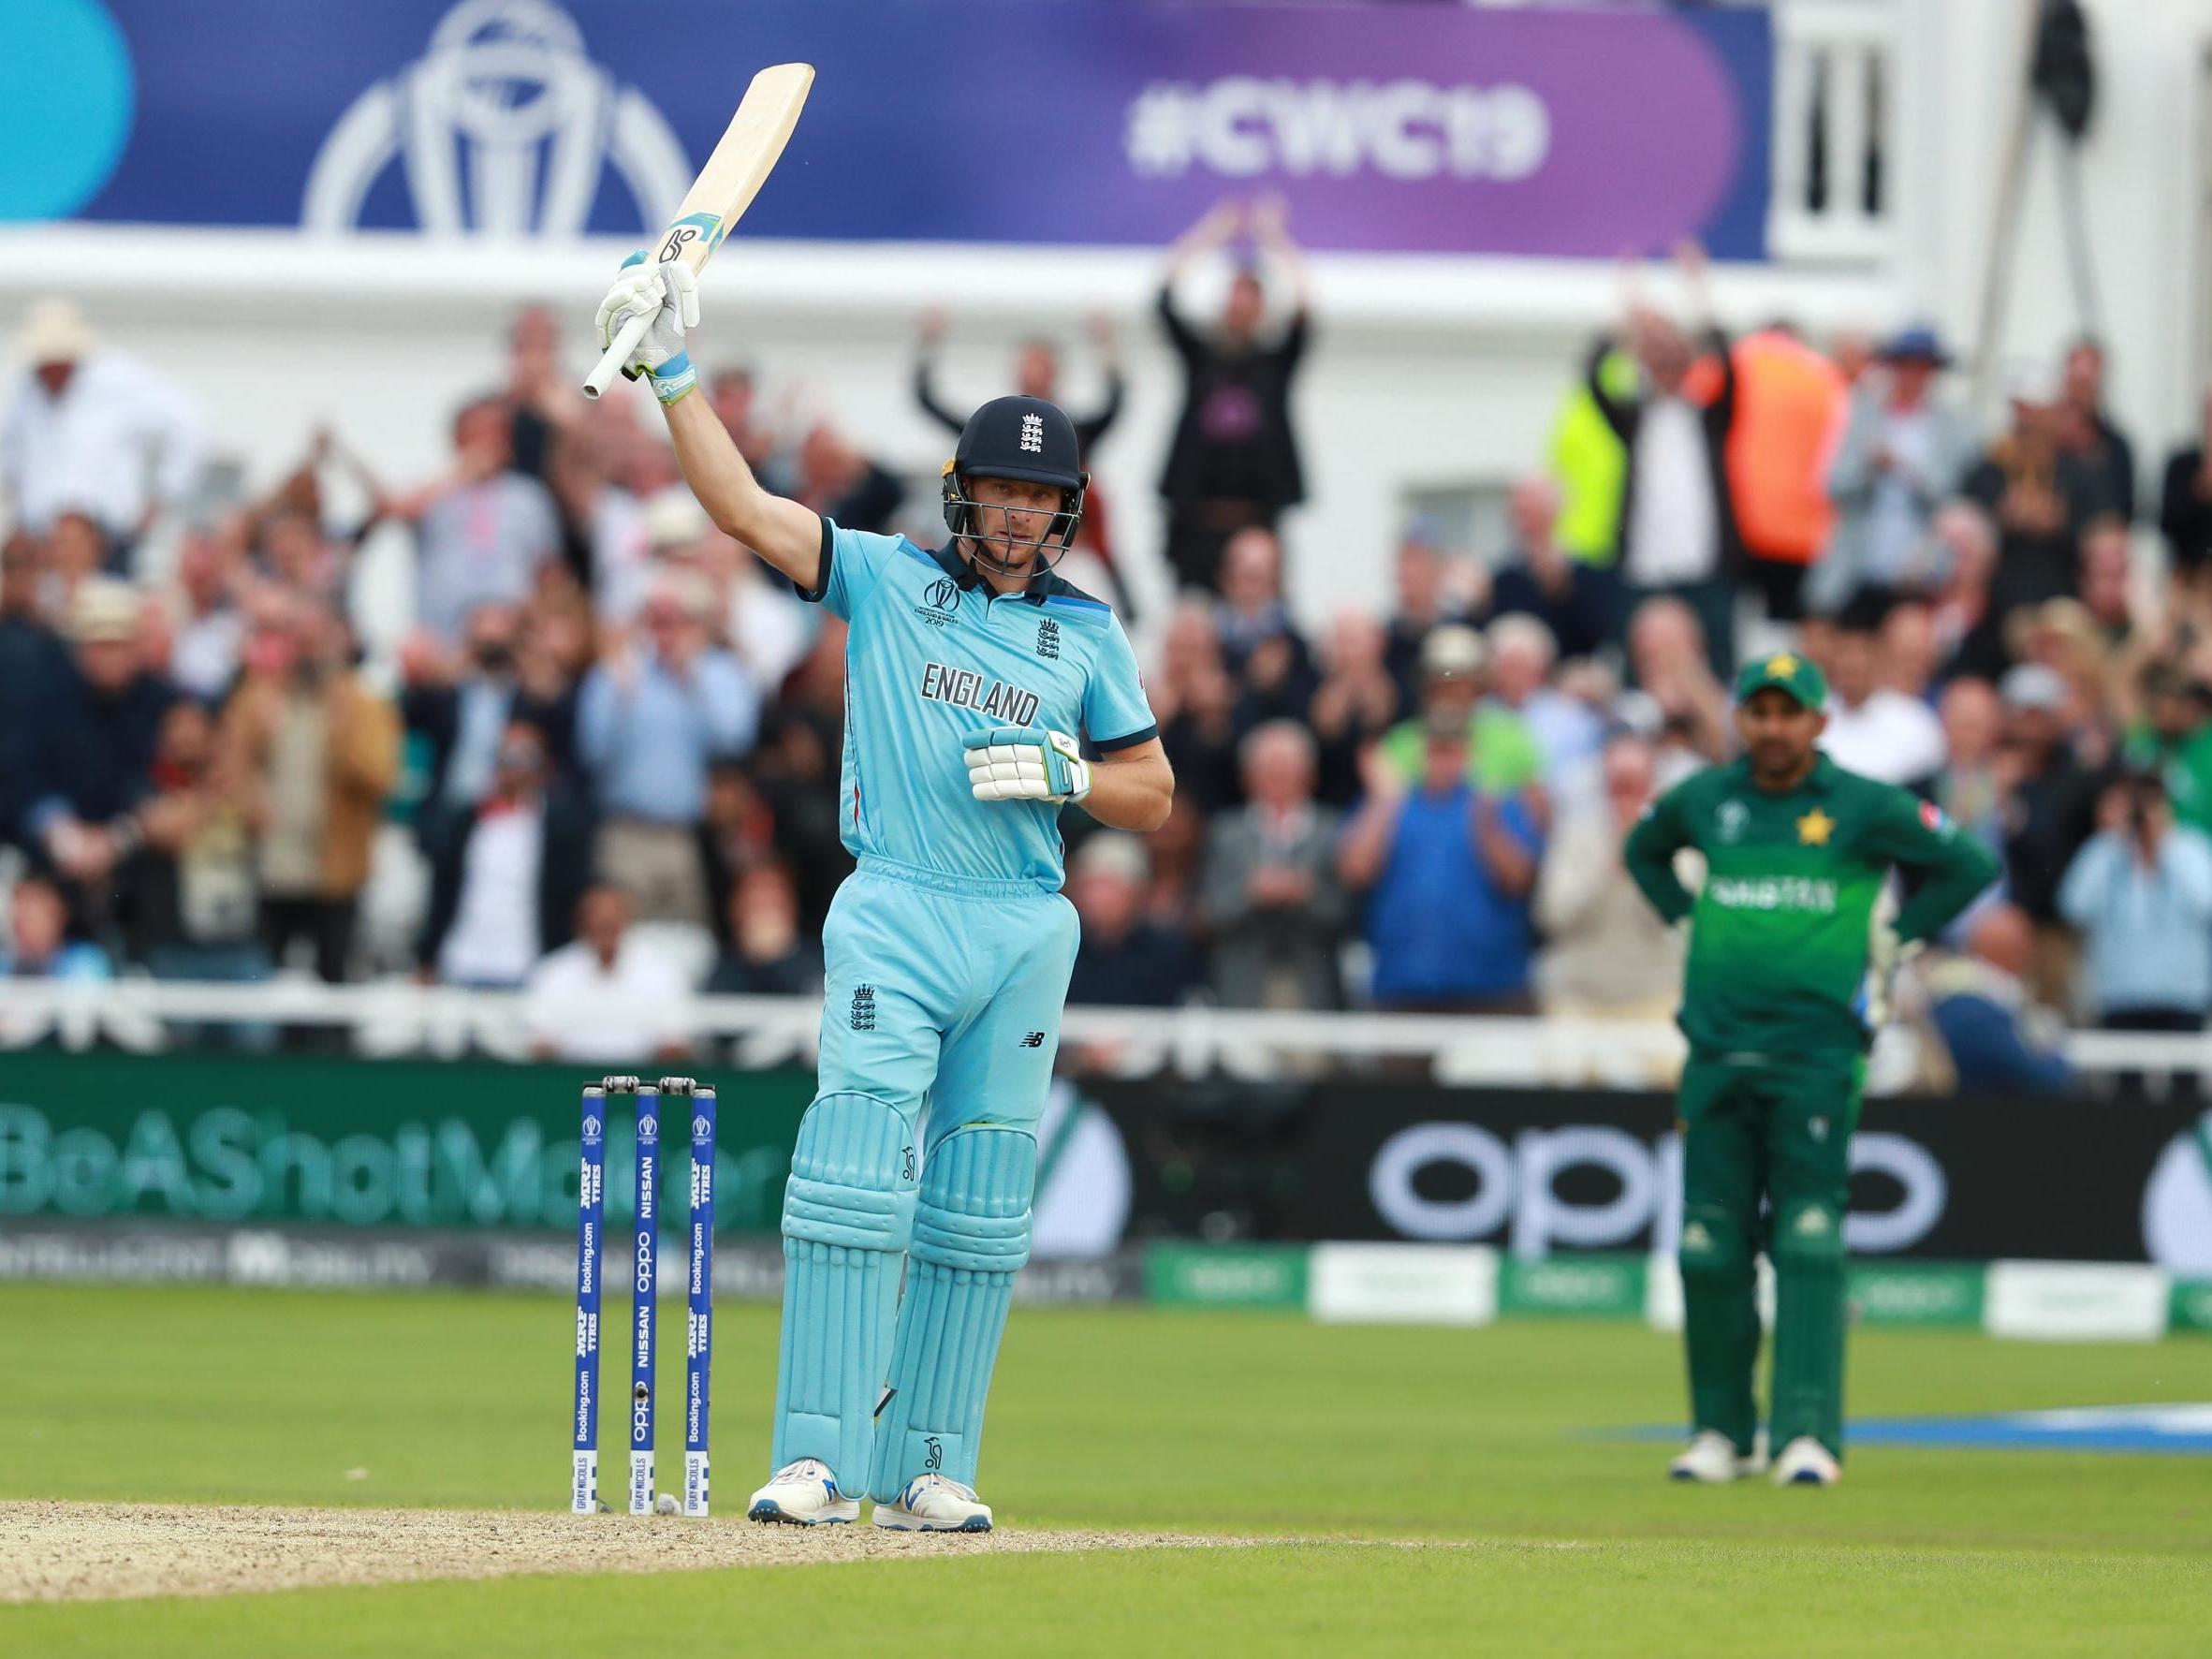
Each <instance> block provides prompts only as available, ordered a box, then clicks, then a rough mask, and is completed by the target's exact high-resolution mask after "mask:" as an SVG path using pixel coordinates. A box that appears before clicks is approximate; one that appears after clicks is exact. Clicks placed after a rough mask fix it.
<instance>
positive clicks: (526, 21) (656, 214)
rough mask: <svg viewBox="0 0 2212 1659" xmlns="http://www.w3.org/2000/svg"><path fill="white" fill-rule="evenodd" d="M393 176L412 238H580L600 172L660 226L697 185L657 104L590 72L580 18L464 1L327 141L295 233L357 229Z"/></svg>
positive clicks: (540, 6) (555, 10)
mask: <svg viewBox="0 0 2212 1659" xmlns="http://www.w3.org/2000/svg"><path fill="white" fill-rule="evenodd" d="M395 166H396V167H397V168H398V169H400V173H401V176H402V178H403V182H404V184H405V186H406V192H407V197H408V199H409V201H410V202H411V204H412V206H413V209H414V213H415V224H416V226H417V228H419V229H421V230H424V231H427V232H430V233H432V234H433V235H440V236H453V235H464V234H474V235H479V236H501V237H532V236H535V237H551V238H565V237H573V236H580V235H582V234H583V233H584V231H585V230H586V228H588V223H589V220H590V218H591V213H592V203H593V198H595V197H596V196H597V195H598V193H599V184H600V179H601V176H602V174H603V173H604V172H605V170H606V169H608V168H612V169H614V172H615V175H616V176H617V177H618V178H619V179H620V180H621V181H622V183H623V185H624V186H626V187H627V189H628V191H629V195H630V198H631V199H632V201H634V202H635V203H636V204H637V223H638V224H640V225H645V226H657V225H660V224H663V223H665V222H666V221H667V219H668V218H669V217H670V216H671V215H672V214H673V213H674V211H675V207H676V204H677V203H678V202H679V201H681V199H682V198H683V193H684V191H685V189H686V188H687V187H688V186H689V185H690V184H691V177H692V164H691V162H690V160H689V159H688V158H687V157H686V156H685V154H684V153H683V146H682V144H681V142H679V141H678V139H677V137H676V135H675V133H674V132H673V131H671V130H670V128H669V126H668V124H667V121H666V120H664V119H663V118H662V116H661V113H660V111H659V110H656V109H655V108H654V107H653V105H652V100H650V99H649V98H647V97H646V95H644V94H643V93H642V92H640V91H639V90H638V89H637V88H636V87H634V86H623V85H620V84H618V83H617V82H616V81H615V80H614V78H613V77H612V76H611V75H609V74H608V72H607V71H606V70H604V69H602V68H601V67H600V66H598V65H597V64H594V63H593V61H592V60H591V57H590V56H589V54H588V53H587V52H586V51H585V49H584V38H583V32H582V31H581V30H580V29H579V28H578V27H577V24H576V20H575V19H574V18H572V17H570V16H569V15H568V13H567V12H565V11H564V10H563V9H562V8H561V7H558V6H555V5H552V4H551V3H550V0H462V4H461V5H459V6H456V7H453V9H452V10H450V11H448V12H447V14H446V15H445V17H444V18H442V19H441V20H440V21H439V22H438V25H437V27H436V28H435V29H434V30H432V34H431V38H430V45H429V48H428V49H427V50H426V51H424V52H423V54H422V56H421V57H419V58H417V60H416V61H415V62H413V63H411V64H407V65H404V66H401V67H400V68H399V69H398V71H397V72H396V73H395V74H393V75H392V76H391V77H390V78H389V79H388V80H383V81H375V82H374V83H372V84H371V85H370V87H369V88H368V90H367V91H365V92H363V93H362V94H361V95H359V97H357V98H356V99H355V100H354V102H353V105H352V107H351V108H350V109H348V110H346V112H345V113H344V116H342V117H341V118H340V119H339V122H338V125H336V126H335V127H333V128H332V129H331V130H330V137H329V138H327V139H324V140H323V146H322V149H321V150H320V151H319V152H317V154H316V155H315V166H314V168H313V169H311V170H310V172H309V174H308V179H307V194H306V198H305V200H304V202H303V203H302V205H301V208H300V225H301V227H302V228H304V229H307V230H311V231H323V232H330V233H343V232H345V231H350V230H353V229H355V228H359V226H360V224H361V215H362V209H363V207H364V205H365V204H366V202H367V201H368V198H369V195H370V192H371V191H372V190H373V189H374V187H375V185H376V184H377V183H378V182H379V181H380V180H381V179H382V178H383V177H384V176H385V174H386V173H387V172H388V170H389V169H392V168H393V167H395ZM663 257H667V256H663Z"/></svg>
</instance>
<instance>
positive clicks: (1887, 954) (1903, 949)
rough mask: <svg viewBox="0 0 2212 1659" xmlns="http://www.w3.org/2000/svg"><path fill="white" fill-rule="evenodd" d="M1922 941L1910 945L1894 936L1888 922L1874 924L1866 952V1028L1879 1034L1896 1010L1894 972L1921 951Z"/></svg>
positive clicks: (1895, 931) (1895, 974) (1895, 973)
mask: <svg viewBox="0 0 2212 1659" xmlns="http://www.w3.org/2000/svg"><path fill="white" fill-rule="evenodd" d="M1920 945H1921V942H1920V941H1919V940H1918V939H1915V940H1913V941H1912V943H1911V944H1910V945H1908V944H1906V943H1905V941H1904V940H1902V939H1900V938H1898V937H1897V929H1896V928H1894V927H1892V926H1890V924H1889V923H1888V922H1880V923H1877V924H1876V925H1875V928H1874V938H1873V942H1872V944H1871V945H1870V946H1869V947H1868V951H1867V1028H1868V1030H1869V1031H1880V1030H1881V1029H1882V1027H1883V1026H1884V1025H1887V1024H1888V1023H1889V1019H1890V1016H1891V1015H1892V1014H1893V1013H1895V1012H1896V1011H1897V970H1898V969H1899V968H1901V967H1903V966H1904V965H1905V963H1906V962H1910V961H1912V958H1913V957H1915V956H1917V955H1918V954H1919V952H1920Z"/></svg>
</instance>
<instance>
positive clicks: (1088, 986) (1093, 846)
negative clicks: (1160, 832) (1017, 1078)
mask: <svg viewBox="0 0 2212 1659" xmlns="http://www.w3.org/2000/svg"><path fill="white" fill-rule="evenodd" d="M1149 881H1150V864H1149V855H1148V853H1147V850H1146V847H1145V844H1144V843H1143V842H1141V841H1139V840H1138V839H1137V838H1136V837H1135V836H1134V835H1125V834H1123V833H1121V831H1120V830H1114V829H1106V830H1101V831H1100V832H1099V833H1097V834H1095V835H1093V836H1091V838H1090V839H1089V840H1088V841H1086V842H1085V843H1084V844H1083V847H1082V850H1081V851H1080V852H1078V853H1077V855H1076V857H1075V859H1074V860H1073V862H1072V863H1071V864H1070V866H1069V869H1068V884H1067V892H1068V900H1069V902H1070V903H1073V904H1074V905H1075V907H1076V913H1077V915H1078V916H1079V917H1081V918H1082V921H1083V936H1082V943H1081V944H1080V945H1079V946H1077V950H1076V969H1075V973H1074V974H1073V975H1072V976H1070V978H1069V980H1068V988H1067V1000H1068V1001H1069V1002H1071V1003H1092V1004H1098V1005H1103V1006H1108V1007H1119V1008H1167V1007H1173V1006H1175V1005H1176V1004H1177V1003H1179V1002H1181V1001H1182V1000H1183V998H1184V997H1185V996H1186V995H1188V994H1189V992H1190V991H1191V989H1192V987H1193V986H1194V985H1195V984H1196V983H1197V978H1198V975H1197V963H1196V958H1195V957H1194V955H1193V953H1192V950H1191V944H1190V941H1189V939H1187V938H1186V937H1185V936H1184V935H1183V934H1182V933H1181V932H1179V931H1177V930H1173V929H1170V928H1168V927H1166V926H1164V925H1163V924H1161V923H1160V922H1158V921H1154V920H1150V919H1148V918H1146V916H1145V889H1146V886H1147V884H1148V882H1149Z"/></svg>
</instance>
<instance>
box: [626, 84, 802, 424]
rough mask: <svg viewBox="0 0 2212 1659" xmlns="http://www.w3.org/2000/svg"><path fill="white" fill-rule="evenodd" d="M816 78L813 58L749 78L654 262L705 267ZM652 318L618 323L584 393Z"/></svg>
mask: <svg viewBox="0 0 2212 1659" xmlns="http://www.w3.org/2000/svg"><path fill="white" fill-rule="evenodd" d="M813 84H814V66H813V65H812V64H776V65H772V66H769V68H766V69H763V70H761V72H760V73H759V74H757V75H755V76H754V77H753V84H752V85H751V86H748V87H747V88H746V89H745V98H744V101H743V102H742V103H740V105H739V106H738V112H737V113H736V114H735V115H733V116H731V117H730V118H729V126H728V128H727V129H726V130H725V132H724V133H723V135H722V142H720V143H719V144H717V145H715V146H714V154H711V155H710V156H708V157H707V165H706V166H705V167H703V168H701V169H699V176H698V177H697V178H696V179H694V180H693V181H692V182H691V188H690V189H689V190H688V191H686V192H685V193H684V198H683V202H682V205H681V206H680V207H678V208H677V210H676V222H675V223H674V224H672V225H670V226H669V227H668V228H667V231H665V232H664V233H663V234H662V236H661V241H660V245H659V247H658V248H656V249H655V250H654V252H653V256H652V258H653V262H654V263H655V264H656V265H657V264H662V263H665V262H666V261H667V260H669V259H681V260H682V261H683V262H684V263H685V264H686V265H688V266H690V267H691V268H692V270H694V271H695V272H696V271H703V270H705V269H706V266H707V261H708V260H710V259H711V258H712V257H714V250H715V249H716V248H718V247H720V246H721V245H722V239H723V238H724V237H725V236H727V235H728V234H729V233H730V228H731V227H732V226H733V225H735V224H736V223H737V222H738V220H739V219H740V218H741V217H742V216H743V215H744V212H745V210H746V209H747V208H749V207H751V206H752V205H753V198H754V197H755V196H757V195H759V194H760V187H761V185H763V184H766V183H768V176H769V173H770V172H772V171H773V170H774V169H775V165H776V160H777V158H778V157H779V156H781V155H782V154H784V145H785V144H786V143H788V142H789V141H790V139H791V129H792V128H793V127H795V126H797V125H798V112H799V111H800V110H803V109H805V108H806V101H807V93H808V91H809V90H810V89H811V88H812V87H813ZM651 326H652V318H651V317H648V316H634V317H632V318H631V319H630V320H629V321H628V322H626V323H624V324H623V327H622V331H621V332H620V333H618V334H616V335H615V337H614V344H613V345H609V346H608V348H607V355H606V356H605V357H603V358H601V359H600V360H599V366H598V367H597V368H595V369H593V371H592V372H591V374H589V375H587V376H586V377H585V379H584V396H586V397H588V398H596V397H597V396H599V394H600V393H601V392H603V391H605V390H606V389H608V387H610V386H612V385H613V384H614V381H615V376H616V375H618V374H621V373H622V372H623V361H624V360H626V359H627V358H628V357H629V355H630V353H631V352H632V351H634V350H635V349H637V342H638V341H640V340H642V339H644V338H645V330H647V329H648V328H650V327H651Z"/></svg>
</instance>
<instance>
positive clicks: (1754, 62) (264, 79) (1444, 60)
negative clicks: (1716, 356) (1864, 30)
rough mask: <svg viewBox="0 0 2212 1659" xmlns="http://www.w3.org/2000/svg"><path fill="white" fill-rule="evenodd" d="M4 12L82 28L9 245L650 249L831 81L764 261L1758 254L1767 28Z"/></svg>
mask: <svg viewBox="0 0 2212 1659" xmlns="http://www.w3.org/2000/svg"><path fill="white" fill-rule="evenodd" d="M16 3H17V4H21V5H23V6H27V7H31V8H32V9H33V10H34V11H37V12H38V13H39V14H40V15H41V16H42V17H43V16H48V15H49V14H51V18H53V19H63V18H67V19H73V20H74V21H75V23H76V25H78V26H75V27H71V28H62V27H55V28H51V29H48V30H45V31H43V32H40V31H32V32H29V33H28V34H27V35H26V34H22V33H19V34H17V35H16V36H15V37H13V38H14V45H15V46H17V47H20V48H22V49H23V50H26V51H30V52H31V53H32V54H33V56H34V57H36V58H37V59H38V60H39V61H38V62H37V63H36V64H34V65H33V66H32V73H31V74H30V76H29V80H30V81H36V82H37V83H39V84H51V85H66V86H71V87H73V88H75V89H77V90H76V92H75V94H74V95H73V97H72V100H71V104H72V105H73V106H75V107H76V108H78V109H80V110H82V111H83V113H82V115H81V117H69V116H65V117H64V118H62V119H59V120H58V121H57V120H56V119H55V118H54V116H53V113H52V111H51V110H49V111H47V112H46V113H45V114H43V115H42V116H41V117H40V119H39V122H38V124H37V127H36V130H26V131H25V132H23V133H22V134H13V133H12V132H11V129H10V118H9V117H7V115H5V114H0V139H9V140H10V141H9V142H8V143H7V144H5V145H0V155H6V154H12V155H13V156H14V157H15V158H16V159H15V160H14V161H13V162H7V161H0V219H6V218H10V217H13V218H18V219H36V218H46V217H56V218H66V217H82V218H89V219H99V220H109V221H125V222H145V223H161V224H195V225H233V226H299V227H300V228H304V229H308V230H311V231H315V232H317V233H344V232H346V231H350V230H355V229H391V230H410V229H412V230H420V231H427V232H431V233H433V234H441V235H444V234H461V235H466V234H487V233H489V234H498V235H535V236H543V237H551V238H559V237H566V236H574V235H579V234H584V233H599V234H608V235H632V234H637V233H640V232H641V231H643V230H644V229H645V228H647V227H648V226H651V225H655V224H657V223H658V221H659V220H660V218H661V217H662V216H663V215H664V214H665V213H667V210H668V208H669V206H670V205H671V204H672V202H673V200H674V199H675V198H677V197H680V196H681V193H682V190H683V187H684V185H685V184H688V183H689V180H690V175H691V172H692V170H693V169H695V168H696V166H697V164H698V162H699V161H700V160H701V159H702V158H703V157H704V156H705V154H706V153H707V151H708V150H709V149H710V147H711V146H712V144H713V142H714V140H715V139H716V138H717V137H718V136H719V134H720V133H721V130H722V127H723V125H724V124H725V122H726V121H727V120H728V117H729V112H730V110H731V108H732V107H733V106H734V104H735V102H736V99H737V96H738V94H739V92H740V90H741V88H742V87H743V85H744V83H745V81H746V80H747V79H748V78H749V77H750V75H751V72H752V71H753V70H754V68H756V67H758V66H762V65H764V64H769V63H774V62H780V61H784V60H787V59H794V58H796V59H802V60H804V61H807V62H810V63H813V64H814V65H815V66H817V68H818V69H819V71H820V76H819V80H818V81H817V82H816V87H815V91H814V95H813V100H812V102H811V104H810V105H809V108H808V110H807V113H806V116H805V119H804V120H803V121H802V123H801V124H800V126H799V130H798V136H797V137H796V138H795V139H794V140H793V142H792V145H791V148H790V150H789V151H788V152H787V153H786V155H785V158H784V164H783V165H782V167H780V168H779V169H778V170H777V172H776V174H775V176H774V177H773V178H772V179H771V180H770V181H769V185H768V187H767V189H766V190H764V191H763V193H762V195H761V197H760V199H759V201H758V203H757V204H756V206H755V207H754V212H753V213H752V214H751V215H750V216H749V217H748V219H747V221H746V225H745V233H746V234H750V235H762V236H785V237H802V238H814V239H827V240H840V241H863V242H864V241H925V242H1047V243H1076V244H1084V243H1088V244H1106V245H1114V244H1122V245H1154V244H1157V243H1159V242H1165V241H1166V240H1168V239H1169V238H1171V237H1173V236H1175V235H1176V234H1177V233H1179V231H1180V230H1182V229H1183V228H1185V227H1186V226H1188V225H1189V224H1190V223H1191V222H1192V221H1194V219H1196V218H1197V217H1198V216H1199V214H1200V213H1203V212H1204V211H1205V210H1206V208H1207V207H1208V206H1209V205H1210V204H1211V203H1212V202H1213V201H1215V200H1217V199H1218V198H1221V197H1223V196H1225V195H1238V196H1250V195H1252V194H1256V193H1261V192H1275V191H1280V192H1281V193H1282V194H1283V195H1284V196H1285V197H1287V198H1288V199H1289V202H1290V206H1291V211H1292V219H1293V223H1294V225H1295V227H1296V231H1297V233H1298V235H1299V236H1300V238H1301V239H1302V240H1303V241H1305V242H1307V243H1309V244H1310V245H1312V246H1317V247H1323V248H1338V249H1345V250H1358V251H1363V252H1416V253H1457V254H1503V255H1527V256H1548V257H1589V258H1606V257H1612V256H1614V255H1616V254H1618V253H1620V252H1622V251H1623V250H1625V249H1631V248H1633V249H1636V250H1639V251H1643V252H1652V251H1656V250H1659V249H1662V248H1663V247H1665V246H1666V245H1667V244H1669V243H1671V242H1674V241H1676V240H1677V239H1678V238H1680V237H1683V236H1686V235H1695V236H1699V237H1701V238H1702V239H1703V240H1704V241H1705V242H1707V245H1708V246H1709V247H1710V248H1711V249H1712V251H1713V252H1714V254H1715V255H1716V256H1718V257H1721V258H1730V259H1758V258H1763V257H1765V228H1764V227H1765V210H1766V202H1767V192H1768V170H1769V169H1768V126H1769V123H1770V108H1771V97H1772V87H1771V81H1772V73H1773V47H1772V36H1771V29H1770V24H1769V20H1768V18H1767V16H1766V14H1765V11H1763V10H1759V9H1756V8H1739V7H1729V8H1726V9H1724V10H1719V11H1705V10H1694V11H1683V12H1676V11H1662V10H1649V11H1647V10H1629V9H1625V8H1616V9H1601V8H1596V7H1592V8H1589V9H1572V8H1557V9H1555V8H1543V9H1531V10H1515V11H1494V10H1487V9H1472V8H1459V7H1441V6H1440V7H1399V6H1361V5H1354V4H1347V5H1341V6H1270V5H1228V4H1224V5H1208V4H1202V3H1197V0H1185V3H1179V4H1165V3H1147V0H897V3H895V4H894V3H891V0H752V3H750V4H743V5H740V4H732V3H731V0H660V3H659V4H656V5H653V6H651V7H637V6H633V5H629V4H626V3H623V4H617V3H615V0H569V3H568V4H566V5H560V4H555V3H554V0H382V3H380V4H379V5H376V6H374V7H287V8H285V10H284V13H283V22H282V26H281V27H277V26H272V22H271V9H270V7H268V6H267V5H266V4H265V3H264V0H195V4H193V5H190V6H181V5H177V4H175V3H174V0H105V3H104V4H103V0H16ZM242 87H251V88H252V89H253V92H252V95H251V96H244V95H241V91H240V89H241V88H242ZM18 138H20V139H21V140H22V142H21V144H20V145H19V144H16V143H15V142H14V141H13V140H14V139H18ZM72 181H74V182H72ZM34 185H36V188H34V187H33V186H34Z"/></svg>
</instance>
